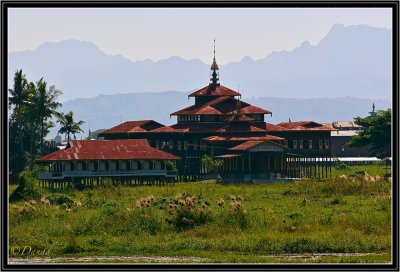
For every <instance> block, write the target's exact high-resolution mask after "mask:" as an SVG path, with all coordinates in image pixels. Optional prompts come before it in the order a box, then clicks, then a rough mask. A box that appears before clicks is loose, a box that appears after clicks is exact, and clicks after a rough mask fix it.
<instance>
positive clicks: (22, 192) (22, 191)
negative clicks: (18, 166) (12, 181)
mask: <svg viewBox="0 0 400 272" xmlns="http://www.w3.org/2000/svg"><path fill="white" fill-rule="evenodd" d="M18 182H19V185H18V187H17V188H16V189H15V190H14V191H13V192H12V194H11V195H10V199H9V200H10V202H16V201H20V200H29V199H36V200H38V199H39V198H40V196H41V194H40V192H39V191H38V190H37V189H36V188H35V183H37V180H36V179H35V178H34V177H33V176H32V173H31V172H30V171H28V170H25V171H22V172H21V173H20V174H19V176H18Z"/></svg>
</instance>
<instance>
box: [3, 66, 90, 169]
mask: <svg viewBox="0 0 400 272" xmlns="http://www.w3.org/2000/svg"><path fill="white" fill-rule="evenodd" d="M8 91H9V99H8V101H9V109H11V110H12V111H11V115H10V116H9V120H8V122H9V167H10V169H9V170H10V172H11V173H20V172H21V171H22V170H24V169H25V168H30V169H32V168H33V166H34V163H35V160H36V159H37V158H39V157H41V156H43V155H45V154H48V153H50V152H53V151H56V150H57V148H56V147H53V146H51V145H47V144H45V137H46V136H47V135H48V133H49V130H50V128H52V127H54V125H55V124H54V122H53V120H57V122H59V123H60V124H61V128H60V130H59V131H58V132H59V133H62V134H65V135H66V136H67V138H68V140H69V139H70V135H71V134H72V135H74V136H75V133H79V132H83V131H82V129H81V128H80V126H81V125H82V124H83V121H79V122H75V121H74V118H73V112H72V111H71V112H68V113H66V114H64V113H62V112H59V111H58V110H59V109H60V108H61V106H62V104H61V103H60V102H58V101H57V99H58V98H59V97H60V96H61V95H62V91H60V90H58V89H56V87H55V86H54V85H53V86H49V85H48V83H47V82H46V81H45V80H44V79H43V78H41V79H39V80H38V81H37V82H29V81H28V80H27V79H26V76H25V75H24V74H23V72H22V70H18V71H16V72H15V74H14V85H13V89H9V90H8Z"/></svg>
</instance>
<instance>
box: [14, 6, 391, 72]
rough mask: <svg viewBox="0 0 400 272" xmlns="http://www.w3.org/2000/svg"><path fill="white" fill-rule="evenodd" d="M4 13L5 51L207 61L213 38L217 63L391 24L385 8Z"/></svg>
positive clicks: (21, 10)
mask: <svg viewBox="0 0 400 272" xmlns="http://www.w3.org/2000/svg"><path fill="white" fill-rule="evenodd" d="M8 16H9V21H8V52H16V51H23V50H35V49H36V48H37V47H38V46H39V45H41V44H43V43H44V42H48V41H50V42H57V41H61V40H66V39H77V40H85V41H91V42H93V43H94V44H96V45H97V46H98V47H99V48H100V49H101V50H103V51H104V52H106V53H108V54H112V55H123V56H125V57H127V58H129V59H131V60H133V61H137V60H145V59H151V60H153V61H158V60H162V59H167V58H168V57H171V56H180V57H182V58H184V59H187V60H188V59H200V60H201V61H203V62H205V63H209V62H210V59H211V58H212V51H213V39H214V38H216V44H217V60H218V62H219V63H220V64H226V63H230V62H234V61H239V60H241V59H242V58H243V57H244V56H250V57H251V58H253V59H260V58H263V57H265V56H266V55H268V54H269V53H271V52H272V51H281V50H292V49H293V48H295V47H297V46H298V45H299V44H300V43H302V42H303V41H305V40H307V41H310V43H311V44H313V45H315V44H317V43H318V42H319V41H320V40H321V39H322V38H323V36H324V35H326V33H327V32H328V31H329V29H330V28H331V27H332V25H333V24H336V23H340V24H344V25H345V26H349V25H358V24H366V25H369V26H374V27H383V28H387V29H391V25H392V16H391V10H390V9H387V8H386V9H385V8H363V9H360V8H334V9H332V8H278V9H277V8H256V9H253V8H246V9H243V8H218V9H217V8H215V9H211V8H201V9H198V8H196V9H194V8H168V9H165V8H157V9H156V8H154V9H145V8H124V9H119V8H113V9H107V8H103V9H101V8H96V9H93V8H86V9H83V8H74V9H70V8H68V9H67V8H56V9H50V8H45V9H42V8H18V9H10V10H9V14H8Z"/></svg>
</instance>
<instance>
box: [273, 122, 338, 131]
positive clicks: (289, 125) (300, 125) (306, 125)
mask: <svg viewBox="0 0 400 272" xmlns="http://www.w3.org/2000/svg"><path fill="white" fill-rule="evenodd" d="M278 126H280V127H283V128H285V130H289V131H290V130H296V131H306V130H307V131H332V130H335V129H334V128H332V127H330V126H327V125H323V124H319V123H316V122H314V121H300V122H283V123H279V124H278Z"/></svg>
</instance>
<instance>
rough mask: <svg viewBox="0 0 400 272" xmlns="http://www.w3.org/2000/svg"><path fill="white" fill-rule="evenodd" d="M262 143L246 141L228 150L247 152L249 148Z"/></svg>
mask: <svg viewBox="0 0 400 272" xmlns="http://www.w3.org/2000/svg"><path fill="white" fill-rule="evenodd" d="M262 142H263V141H247V142H244V143H242V144H240V145H237V146H234V147H232V148H230V149H229V150H249V149H250V148H252V147H254V146H256V145H259V144H261V143H262Z"/></svg>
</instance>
